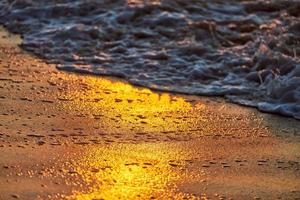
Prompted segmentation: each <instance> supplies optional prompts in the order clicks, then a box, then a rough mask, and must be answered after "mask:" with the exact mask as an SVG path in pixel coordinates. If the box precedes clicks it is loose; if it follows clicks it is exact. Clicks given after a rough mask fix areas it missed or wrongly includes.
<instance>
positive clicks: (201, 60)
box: [0, 0, 300, 119]
mask: <svg viewBox="0 0 300 200" xmlns="http://www.w3.org/2000/svg"><path fill="white" fill-rule="evenodd" d="M0 13H1V16H0V22H1V23H2V24H4V25H5V26H6V27H7V28H8V29H9V30H11V31H13V32H17V33H21V34H22V36H23V38H24V40H23V43H22V47H23V48H25V49H26V50H29V51H31V52H33V53H35V54H37V55H38V56H41V57H43V58H45V59H47V60H48V61H49V62H52V63H57V64H58V65H57V67H58V68H59V69H62V70H67V71H75V72H79V73H91V74H97V75H113V76H119V77H122V78H125V79H126V80H128V81H129V82H131V83H133V84H137V85H142V86H146V87H149V88H154V89H159V90H166V91H172V92H180V93H188V94H197V95H218V96H225V97H226V98H228V99H229V100H231V101H232V102H236V103H240V104H244V105H249V106H255V107H257V108H258V109H259V110H261V111H264V112H272V113H278V114H282V115H286V116H291V117H294V118H297V119H300V60H299V58H300V57H299V55H300V45H299V44H300V18H299V15H300V1H292V0H290V1H251V0H247V1H246V0H244V1H243V0H240V1H238V0H229V1H219V0H214V1H209V2H207V1H204V0H197V1H196V0H184V1H183V0H160V1H159V0H155V1H142V0H140V1H138V0H131V1H130V0H127V1H124V0H98V1H97V0H94V1H92V0H90V1H86V0H76V1H74V0H72V1H71V0H69V1H68V0H47V1H46V0H40V1H33V0H15V1H9V0H4V1H1V2H0Z"/></svg>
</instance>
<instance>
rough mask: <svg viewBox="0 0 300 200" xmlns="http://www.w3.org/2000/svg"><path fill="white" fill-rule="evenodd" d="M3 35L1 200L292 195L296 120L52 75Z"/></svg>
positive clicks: (299, 161) (299, 170)
mask: <svg viewBox="0 0 300 200" xmlns="http://www.w3.org/2000/svg"><path fill="white" fill-rule="evenodd" d="M20 42H21V39H20V38H19V37H18V36H15V35H12V34H9V33H7V32H6V31H5V30H4V29H1V31H0V154H1V156H0V169H1V170H0V199H1V200H9V199H22V200H27V199H28V200H29V199H78V200H81V199H82V200H85V199H300V123H299V121H297V120H295V119H292V118H285V117H281V116H276V115H271V114H264V113H260V112H258V111H257V110H255V109H253V108H248V107H241V106H238V105H234V104H230V103H227V102H225V101H224V100H223V99H221V98H215V97H214V98H207V97H197V96H184V95H174V94H170V93H160V92H155V91H150V90H149V89H145V88H140V87H135V86H132V85H130V84H128V83H126V82H124V81H122V80H118V79H115V78H110V77H96V76H88V75H78V74H72V73H66V72H61V71H59V70H57V69H56V68H55V66H54V65H52V64H47V63H46V62H45V61H43V60H40V59H38V58H36V57H35V56H33V55H30V54H29V53H27V52H24V51H23V50H21V49H20V48H19V47H18V44H20Z"/></svg>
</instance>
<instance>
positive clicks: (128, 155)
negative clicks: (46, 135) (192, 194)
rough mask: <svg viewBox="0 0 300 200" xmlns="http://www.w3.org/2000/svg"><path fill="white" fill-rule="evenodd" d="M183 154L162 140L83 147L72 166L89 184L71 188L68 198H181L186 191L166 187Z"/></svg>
mask: <svg viewBox="0 0 300 200" xmlns="http://www.w3.org/2000/svg"><path fill="white" fill-rule="evenodd" d="M133 149H134V151H133ZM174 149H176V150H174ZM183 154H184V151H180V148H174V147H173V148H172V149H169V148H168V147H167V146H165V144H163V143H159V144H138V145H134V146H133V145H128V144H127V145H110V146H104V147H103V146H101V147H91V148H87V149H86V153H84V154H83V155H82V157H81V158H80V159H79V160H77V161H76V164H74V167H75V168H76V172H77V173H78V174H79V175H80V176H81V177H82V179H83V181H84V184H85V185H90V187H89V189H87V190H86V191H74V192H73V195H72V196H70V197H69V198H70V199H77V200H88V199H151V198H163V199H181V198H182V197H184V196H185V197H186V196H187V194H182V193H180V192H178V191H176V189H174V187H172V188H173V189H170V188H171V187H169V186H174V185H172V184H175V181H176V180H178V179H179V178H180V176H181V175H180V174H182V173H180V172H181V171H182V170H183V168H184V162H180V160H183V158H184V155H183ZM171 158H172V160H170V159H171ZM175 160H176V161H175Z"/></svg>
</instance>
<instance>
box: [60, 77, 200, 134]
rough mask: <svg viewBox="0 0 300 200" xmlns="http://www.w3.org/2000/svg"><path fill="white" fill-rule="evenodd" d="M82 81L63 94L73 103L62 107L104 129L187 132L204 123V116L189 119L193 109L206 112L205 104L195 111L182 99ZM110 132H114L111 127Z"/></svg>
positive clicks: (113, 83) (118, 84)
mask: <svg viewBox="0 0 300 200" xmlns="http://www.w3.org/2000/svg"><path fill="white" fill-rule="evenodd" d="M82 81H83V82H82V83H80V85H76V86H74V88H72V90H69V91H70V93H67V94H62V97H61V98H63V99H66V100H70V101H71V102H68V103H67V104H63V106H64V108H65V109H69V110H70V111H71V112H72V111H74V110H76V112H80V113H84V114H85V115H91V118H93V119H98V123H99V126H102V127H103V128H104V129H105V127H107V126H105V125H107V124H110V125H111V124H114V123H115V124H116V126H117V127H118V129H119V128H122V130H128V129H130V130H135V131H146V132H151V131H154V132H155V131H158V130H160V131H172V130H187V129H189V125H191V124H194V125H193V127H195V123H203V122H204V121H205V120H204V119H202V118H201V116H197V118H188V116H190V111H191V110H192V109H198V110H204V109H205V105H204V104H201V105H197V106H196V107H194V108H193V106H192V105H191V104H190V103H189V102H187V101H186V100H185V99H184V98H182V97H176V96H172V95H170V94H167V93H155V92H152V91H150V90H149V89H143V88H138V87H134V86H131V85H130V84H128V83H124V82H120V81H113V80H109V79H104V78H94V77H86V78H85V79H83V80H82ZM183 118H186V119H187V118H188V119H187V120H185V119H184V120H182V119H183ZM104 124H105V125H104ZM108 129H109V130H110V131H111V130H112V127H111V126H110V127H108ZM177 132H178V131H177Z"/></svg>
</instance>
